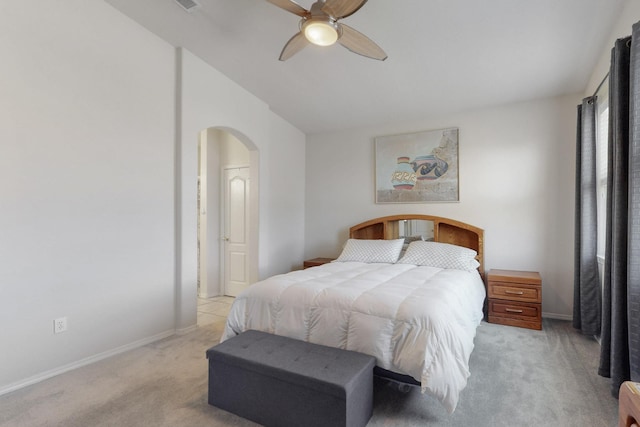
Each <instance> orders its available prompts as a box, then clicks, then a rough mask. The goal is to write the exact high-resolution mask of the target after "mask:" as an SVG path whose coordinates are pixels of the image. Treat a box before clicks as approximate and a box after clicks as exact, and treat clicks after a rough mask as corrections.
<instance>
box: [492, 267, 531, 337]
mask: <svg viewBox="0 0 640 427" xmlns="http://www.w3.org/2000/svg"><path fill="white" fill-rule="evenodd" d="M487 283H488V284H487V290H488V297H489V309H488V312H489V316H488V317H489V322H490V323H499V324H501V325H509V326H520V327H522V328H529V329H538V330H540V329H542V278H541V277H540V274H539V273H537V272H535V271H515V270H491V271H489V274H487Z"/></svg>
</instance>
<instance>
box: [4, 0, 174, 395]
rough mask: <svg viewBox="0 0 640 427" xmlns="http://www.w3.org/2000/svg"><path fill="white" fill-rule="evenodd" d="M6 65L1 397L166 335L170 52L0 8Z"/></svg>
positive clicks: (138, 31)
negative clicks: (61, 327) (62, 320)
mask: <svg viewBox="0 0 640 427" xmlns="http://www.w3.org/2000/svg"><path fill="white" fill-rule="evenodd" d="M0 57H1V58H2V78H0V200H2V208H1V209H0V236H1V237H0V260H1V261H0V324H2V325H3V327H2V328H0V346H1V350H0V392H2V391H6V390H9V389H11V388H12V387H14V386H15V385H16V384H24V383H25V382H29V381H35V380H37V379H39V378H42V377H43V376H46V375H49V374H51V373H52V372H56V371H57V370H61V369H65V368H66V367H69V366H72V365H73V364H74V363H78V361H83V360H85V361H86V360H87V359H88V358H91V357H94V356H95V355H99V354H105V353H108V352H111V351H113V350H114V349H119V348H122V347H123V346H128V345H131V344H132V343H133V344H136V343H137V344H140V343H141V342H145V341H148V340H149V339H157V337H159V336H165V335H166V334H170V333H173V330H174V238H173V202H174V197H173V187H174V183H173V151H174V148H173V147H174V144H173V141H174V138H173V134H174V125H173V123H174V120H173V118H174V116H173V112H174V102H173V99H174V98H173V96H174V93H173V83H174V50H173V48H172V47H171V46H169V45H167V44H166V43H164V42H162V41H160V40H159V39H158V38H156V37H155V36H153V35H151V34H150V33H148V32H147V31H146V30H144V29H143V28H141V27H139V26H137V25H135V24H133V23H132V22H131V21H130V20H129V19H128V18H125V17H124V16H122V15H121V14H120V13H119V12H117V11H115V10H114V9H113V8H112V7H111V6H109V5H107V4H105V3H104V2H102V1H97V0H66V1H50V0H35V1H30V2H2V4H1V5H0ZM62 316H66V317H67V318H68V327H69V330H68V331H67V332H65V333H62V334H58V335H54V334H53V319H54V318H57V317H62Z"/></svg>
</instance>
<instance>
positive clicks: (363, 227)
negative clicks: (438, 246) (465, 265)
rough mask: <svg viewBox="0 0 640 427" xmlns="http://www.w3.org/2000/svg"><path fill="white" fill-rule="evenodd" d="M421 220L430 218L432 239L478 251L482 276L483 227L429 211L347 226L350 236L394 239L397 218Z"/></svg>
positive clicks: (397, 225) (399, 219) (396, 236)
mask: <svg viewBox="0 0 640 427" xmlns="http://www.w3.org/2000/svg"><path fill="white" fill-rule="evenodd" d="M404 220H424V221H431V222H433V240H434V241H435V242H441V243H450V244H453V245H458V246H464V247H465V248H470V249H473V250H474V251H476V252H477V253H478V255H477V256H476V259H477V260H478V262H479V263H480V266H479V267H478V271H479V272H480V274H481V275H483V276H484V230H483V229H481V228H478V227H475V226H473V225H469V224H465V223H464V222H460V221H456V220H453V219H449V218H442V217H439V216H431V215H415V214H408V215H391V216H383V217H380V218H374V219H370V220H369V221H365V222H362V223H360V224H358V225H354V226H353V227H351V228H349V237H350V238H352V239H384V240H389V239H397V238H399V237H401V236H400V235H399V222H400V221H404Z"/></svg>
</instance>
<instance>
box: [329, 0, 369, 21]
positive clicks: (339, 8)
mask: <svg viewBox="0 0 640 427" xmlns="http://www.w3.org/2000/svg"><path fill="white" fill-rule="evenodd" d="M366 2H367V0H327V1H326V2H325V4H324V6H322V11H323V12H325V13H327V14H329V15H331V16H333V17H334V18H335V19H342V18H346V17H347V16H351V15H353V14H354V13H356V12H357V11H358V9H360V8H361V7H362V6H364V4H365V3H366Z"/></svg>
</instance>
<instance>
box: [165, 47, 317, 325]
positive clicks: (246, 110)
mask: <svg viewBox="0 0 640 427" xmlns="http://www.w3.org/2000/svg"><path fill="white" fill-rule="evenodd" d="M180 57H181V59H180V63H181V64H180V87H179V89H178V91H179V94H180V97H181V104H180V109H179V114H180V117H181V121H180V122H181V126H180V132H179V137H180V142H179V144H180V145H179V174H180V189H181V194H180V200H179V206H180V208H179V212H178V215H179V227H180V234H179V235H180V243H179V245H180V249H179V254H178V257H179V263H178V288H177V305H178V320H177V327H178V329H184V330H186V329H188V328H190V327H192V326H193V325H195V322H196V287H197V263H196V230H197V215H196V214H197V208H196V200H197V199H196V193H197V142H198V134H199V133H200V131H202V130H203V129H206V128H210V127H215V128H220V129H223V130H227V131H230V132H231V133H232V134H233V135H234V136H235V137H236V138H238V139H239V140H240V141H242V143H243V144H245V145H246V146H247V147H248V148H249V150H250V152H251V153H250V156H254V157H255V156H258V157H259V167H253V163H252V168H251V180H252V186H251V189H252V192H253V191H257V193H258V195H259V200H258V209H257V210H254V211H255V212H257V213H258V215H259V224H256V227H258V230H259V231H258V245H257V246H256V253H255V254H253V256H254V259H257V260H258V268H257V273H256V277H255V278H254V279H259V278H264V277H266V276H269V275H272V274H275V273H283V272H286V271H289V270H290V269H291V268H292V266H296V265H301V264H302V259H303V248H304V243H303V242H304V197H305V196H304V160H305V157H304V156H305V145H304V144H305V136H304V134H303V133H302V132H300V131H299V130H298V129H296V128H294V127H293V126H291V125H290V124H289V123H287V122H285V121H284V120H283V119H281V118H280V117H278V116H277V115H275V114H274V113H273V112H272V111H271V110H270V109H269V107H268V105H266V104H265V103H264V102H262V101H260V100H259V99H258V98H256V97H255V96H253V95H252V94H250V93H249V92H247V91H246V90H244V89H243V88H241V87H240V86H238V85H236V84H235V83H233V82H232V81H231V80H229V79H228V78H227V77H226V76H224V75H223V74H221V73H220V72H218V71H217V70H215V69H214V68H212V67H211V66H209V65H208V64H206V63H205V62H204V61H202V60H201V59H199V58H197V57H196V56H195V55H193V54H191V53H190V52H188V51H186V50H183V51H181V52H180ZM292 177H293V179H292ZM252 194H254V193H252ZM283 244H284V245H286V246H287V249H288V250H287V251H286V252H283V251H282V250H281V246H282V245H283Z"/></svg>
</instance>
